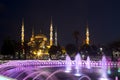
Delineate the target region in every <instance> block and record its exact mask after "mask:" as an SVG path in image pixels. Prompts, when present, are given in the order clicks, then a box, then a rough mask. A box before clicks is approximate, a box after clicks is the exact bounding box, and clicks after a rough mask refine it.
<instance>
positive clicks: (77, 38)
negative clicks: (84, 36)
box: [73, 31, 79, 48]
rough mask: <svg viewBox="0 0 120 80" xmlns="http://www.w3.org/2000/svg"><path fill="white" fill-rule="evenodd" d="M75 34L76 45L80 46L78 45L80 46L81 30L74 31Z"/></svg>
mask: <svg viewBox="0 0 120 80" xmlns="http://www.w3.org/2000/svg"><path fill="white" fill-rule="evenodd" d="M73 36H74V38H75V44H76V46H77V48H78V46H79V42H78V41H79V32H78V31H74V33H73Z"/></svg>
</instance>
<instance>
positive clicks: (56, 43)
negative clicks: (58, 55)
mask: <svg viewBox="0 0 120 80" xmlns="http://www.w3.org/2000/svg"><path fill="white" fill-rule="evenodd" d="M55 46H57V27H56V29H55Z"/></svg>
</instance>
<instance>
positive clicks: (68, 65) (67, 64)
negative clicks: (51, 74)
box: [65, 55, 72, 72]
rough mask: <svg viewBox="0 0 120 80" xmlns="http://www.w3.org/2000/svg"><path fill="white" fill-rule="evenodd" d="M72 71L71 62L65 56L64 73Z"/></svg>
mask: <svg viewBox="0 0 120 80" xmlns="http://www.w3.org/2000/svg"><path fill="white" fill-rule="evenodd" d="M71 70H72V62H71V59H70V57H69V55H67V56H66V70H65V72H70V71H71Z"/></svg>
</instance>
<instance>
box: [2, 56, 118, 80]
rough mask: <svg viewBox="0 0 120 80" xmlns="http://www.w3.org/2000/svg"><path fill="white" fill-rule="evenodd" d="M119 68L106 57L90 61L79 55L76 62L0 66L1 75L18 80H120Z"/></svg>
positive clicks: (15, 62) (23, 61)
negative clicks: (82, 58)
mask: <svg viewBox="0 0 120 80" xmlns="http://www.w3.org/2000/svg"><path fill="white" fill-rule="evenodd" d="M119 66H120V62H109V61H107V60H106V57H105V56H103V57H102V59H101V60H100V61H90V58H89V57H88V58H87V60H81V56H80V54H77V55H76V57H75V60H71V59H70V57H69V56H67V57H66V60H14V61H12V60H11V61H8V62H7V63H4V64H1V65H0V75H3V76H7V77H10V78H15V79H17V80H120V72H118V70H119V68H120V67H119ZM66 71H67V72H66ZM0 80H1V79H0Z"/></svg>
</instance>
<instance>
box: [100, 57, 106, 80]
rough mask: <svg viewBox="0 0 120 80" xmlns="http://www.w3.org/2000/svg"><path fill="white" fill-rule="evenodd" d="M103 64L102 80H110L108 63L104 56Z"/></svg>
mask: <svg viewBox="0 0 120 80" xmlns="http://www.w3.org/2000/svg"><path fill="white" fill-rule="evenodd" d="M101 63H102V66H101V69H102V76H101V78H100V80H108V78H107V62H106V57H105V56H102V61H101Z"/></svg>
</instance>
